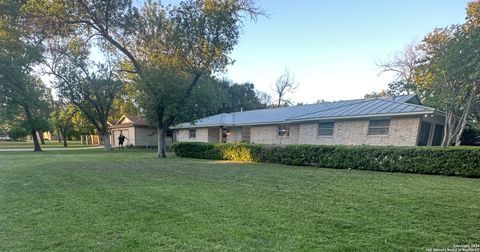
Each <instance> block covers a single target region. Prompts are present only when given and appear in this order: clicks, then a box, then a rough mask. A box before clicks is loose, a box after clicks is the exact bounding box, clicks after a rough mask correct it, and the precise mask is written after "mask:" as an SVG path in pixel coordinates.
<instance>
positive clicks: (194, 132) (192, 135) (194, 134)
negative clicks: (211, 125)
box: [188, 129, 197, 139]
mask: <svg viewBox="0 0 480 252" xmlns="http://www.w3.org/2000/svg"><path fill="white" fill-rule="evenodd" d="M188 137H189V138H190V139H192V138H196V137H197V130H196V129H189V130H188Z"/></svg>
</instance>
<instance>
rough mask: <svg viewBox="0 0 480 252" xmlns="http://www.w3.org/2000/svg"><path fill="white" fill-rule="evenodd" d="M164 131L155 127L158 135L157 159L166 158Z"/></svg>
mask: <svg viewBox="0 0 480 252" xmlns="http://www.w3.org/2000/svg"><path fill="white" fill-rule="evenodd" d="M166 132H167V131H166V130H165V129H164V128H163V127H161V126H157V133H158V152H157V156H158V158H166V157H167V154H166V151H165V149H166V148H165V136H166Z"/></svg>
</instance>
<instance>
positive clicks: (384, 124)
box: [368, 119, 390, 135]
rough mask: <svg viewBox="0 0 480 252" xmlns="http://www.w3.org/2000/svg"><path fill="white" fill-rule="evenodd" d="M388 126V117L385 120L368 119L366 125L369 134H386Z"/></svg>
mask: <svg viewBox="0 0 480 252" xmlns="http://www.w3.org/2000/svg"><path fill="white" fill-rule="evenodd" d="M389 128H390V119H386V120H370V122H369V125H368V134H369V135H388V130H389Z"/></svg>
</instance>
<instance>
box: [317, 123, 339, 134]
mask: <svg viewBox="0 0 480 252" xmlns="http://www.w3.org/2000/svg"><path fill="white" fill-rule="evenodd" d="M321 123H333V127H332V134H331V135H320V124H321ZM335 124H336V122H318V123H317V137H327V138H331V137H333V135H335Z"/></svg>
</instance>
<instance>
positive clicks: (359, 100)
mask: <svg viewBox="0 0 480 252" xmlns="http://www.w3.org/2000/svg"><path fill="white" fill-rule="evenodd" d="M351 101H358V102H355V103H353V104H352V103H350V104H345V105H342V106H338V107H330V108H326V109H320V110H316V111H313V112H309V113H306V114H302V115H297V116H294V117H292V118H290V119H295V118H297V117H302V116H306V115H310V114H315V113H318V112H324V111H329V110H333V109H339V108H344V107H348V106H351V105H357V104H359V103H364V102H367V101H370V99H357V100H351ZM290 119H287V121H288V120H290Z"/></svg>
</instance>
